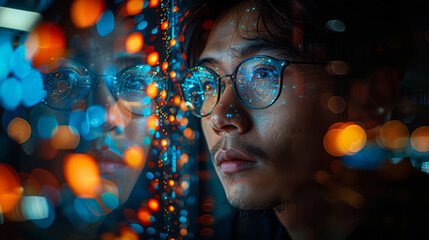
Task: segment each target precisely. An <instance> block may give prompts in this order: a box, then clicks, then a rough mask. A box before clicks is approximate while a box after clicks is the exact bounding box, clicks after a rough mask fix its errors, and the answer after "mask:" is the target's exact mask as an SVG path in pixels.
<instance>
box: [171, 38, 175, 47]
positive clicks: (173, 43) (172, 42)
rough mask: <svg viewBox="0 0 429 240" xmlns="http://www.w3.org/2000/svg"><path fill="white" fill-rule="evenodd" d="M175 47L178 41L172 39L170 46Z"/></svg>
mask: <svg viewBox="0 0 429 240" xmlns="http://www.w3.org/2000/svg"><path fill="white" fill-rule="evenodd" d="M174 45H176V39H174V38H173V39H171V40H170V46H174Z"/></svg>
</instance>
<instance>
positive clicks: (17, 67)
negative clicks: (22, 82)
mask: <svg viewBox="0 0 429 240" xmlns="http://www.w3.org/2000/svg"><path fill="white" fill-rule="evenodd" d="M10 68H11V70H12V72H13V74H14V75H15V76H17V77H19V78H23V77H25V76H26V75H27V74H28V73H29V71H30V69H31V64H30V62H29V61H27V60H25V46H24V45H20V46H19V47H17V48H16V49H15V51H14V52H13V54H12V56H11V58H10Z"/></svg>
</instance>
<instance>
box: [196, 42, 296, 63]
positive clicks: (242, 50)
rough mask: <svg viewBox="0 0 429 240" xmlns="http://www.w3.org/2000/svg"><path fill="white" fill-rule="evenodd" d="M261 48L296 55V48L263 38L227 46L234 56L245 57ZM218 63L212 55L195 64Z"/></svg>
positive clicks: (284, 55)
mask: <svg viewBox="0 0 429 240" xmlns="http://www.w3.org/2000/svg"><path fill="white" fill-rule="evenodd" d="M261 50H264V51H266V52H273V53H275V54H276V55H280V56H282V57H296V56H298V54H297V50H296V49H294V48H293V47H288V46H282V47H281V48H280V47H279V46H276V45H275V44H274V43H273V42H271V41H267V40H264V39H257V40H252V41H246V42H244V43H242V44H240V45H238V46H234V47H232V48H229V50H228V51H229V53H230V54H231V55H232V56H233V57H234V58H241V59H243V58H246V57H250V56H252V55H255V54H256V53H258V52H260V51H261ZM216 63H219V61H218V60H217V59H215V58H212V57H205V58H201V59H199V60H198V61H197V66H201V65H204V64H216Z"/></svg>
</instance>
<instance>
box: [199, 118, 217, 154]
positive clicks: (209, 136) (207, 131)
mask: <svg viewBox="0 0 429 240" xmlns="http://www.w3.org/2000/svg"><path fill="white" fill-rule="evenodd" d="M201 127H202V129H203V133H204V137H205V138H206V142H207V144H208V145H209V147H210V146H211V145H212V144H211V143H212V141H213V140H214V137H215V136H213V135H214V133H213V130H212V127H211V126H210V120H209V119H207V118H202V119H201Z"/></svg>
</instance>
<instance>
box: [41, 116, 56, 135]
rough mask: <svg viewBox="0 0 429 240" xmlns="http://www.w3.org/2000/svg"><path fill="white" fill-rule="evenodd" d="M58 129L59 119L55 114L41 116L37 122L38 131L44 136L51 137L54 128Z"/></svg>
mask: <svg viewBox="0 0 429 240" xmlns="http://www.w3.org/2000/svg"><path fill="white" fill-rule="evenodd" d="M55 129H58V121H57V118H56V117H55V116H47V115H46V116H41V117H40V118H39V121H38V122H37V131H38V133H39V136H40V137H42V138H51V137H52V136H53V135H54V133H55V132H54V130H55Z"/></svg>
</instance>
